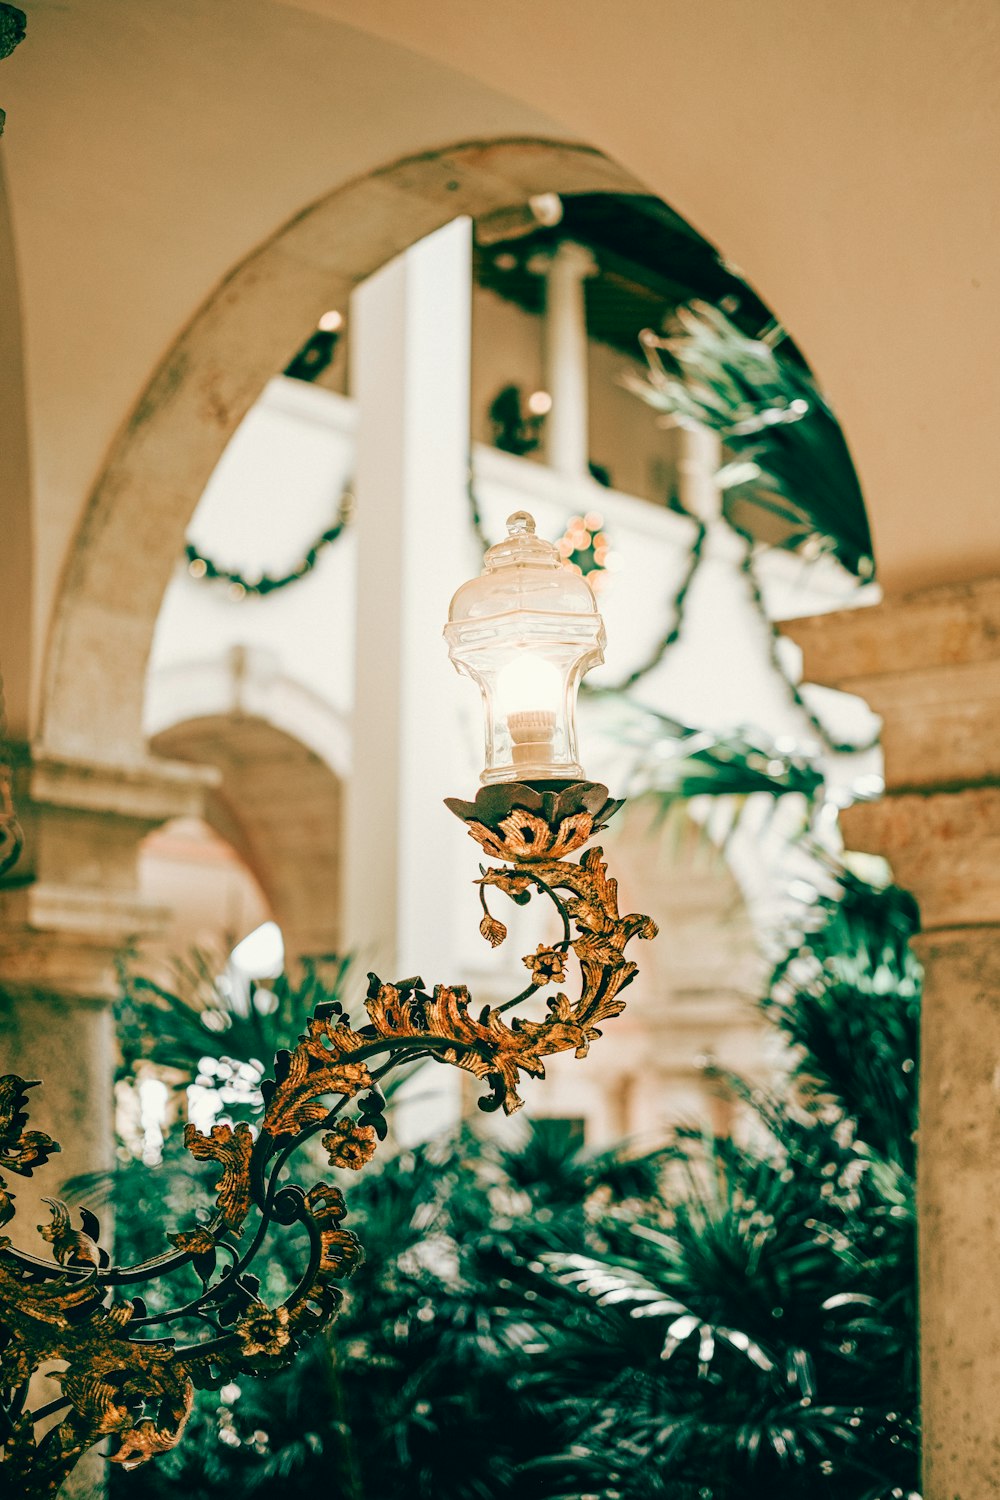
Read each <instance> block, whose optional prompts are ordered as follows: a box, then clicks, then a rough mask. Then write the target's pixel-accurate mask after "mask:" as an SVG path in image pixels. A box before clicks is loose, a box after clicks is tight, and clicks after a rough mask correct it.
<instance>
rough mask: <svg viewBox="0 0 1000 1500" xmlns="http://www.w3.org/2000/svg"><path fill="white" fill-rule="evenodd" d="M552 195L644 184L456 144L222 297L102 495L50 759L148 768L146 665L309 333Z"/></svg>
mask: <svg viewBox="0 0 1000 1500" xmlns="http://www.w3.org/2000/svg"><path fill="white" fill-rule="evenodd" d="M543 191H554V192H562V193H574V192H591V193H593V192H642V191H644V189H643V188H642V187H641V185H640V184H638V183H637V182H636V181H635V180H634V179H633V178H631V177H630V176H629V175H628V174H627V173H625V172H624V171H623V170H622V169H620V168H619V167H617V166H615V165H614V164H613V163H611V162H610V161H608V160H607V158H606V157H604V156H602V155H601V154H600V153H599V152H597V151H594V150H592V149H590V148H587V147H583V146H578V145H560V144H553V143H551V142H543V141H536V140H501V141H492V142H473V143H469V144H464V145H459V146H454V147H451V148H449V149H445V150H441V151H435V152H430V153H425V154H423V155H420V156H416V157H412V158H408V159H405V160H402V161H397V162H395V163H393V164H392V165H391V166H388V167H386V168H384V169H382V170H380V171H377V172H374V173H370V174H367V175H365V176H364V177H361V178H358V179H356V180H355V181H353V182H350V183H348V184H347V185H346V186H344V187H341V188H338V189H337V190H335V191H334V192H332V193H330V194H329V195H328V196H327V197H325V198H323V199H321V200H320V201H319V202H317V203H314V204H312V205H311V206H310V207H309V208H306V209H305V210H303V212H302V213H300V214H299V215H297V216H296V218H294V219H293V220H291V221H290V222H289V223H287V224H286V225H284V226H283V227H282V228H281V229H280V230H278V231H277V233H276V234H275V235H274V236H273V237H272V238H271V239H270V240H268V241H266V242H265V243H264V244H263V245H261V246H259V247H258V248H257V249H256V250H254V251H253V252H252V253H251V254H250V255H249V256H248V257H247V259H246V260H244V261H243V262H242V263H241V264H240V265H238V266H237V267H236V268H235V269H234V270H233V271H232V272H231V273H230V274H229V275H228V276H227V277H226V279H225V280H224V281H223V282H222V284H221V285H220V286H219V287H217V288H216V289H215V291H214V292H212V294H211V295H210V296H209V297H208V298H207V300H206V301H205V302H204V303H203V305H202V306H201V308H200V309H199V310H198V312H197V313H196V314H195V316H194V317H193V318H192V320H191V322H190V323H189V324H188V326H187V327H186V328H185V330H184V331H183V332H182V333H181V335H180V337H179V338H178V339H177V341H176V342H175V344H174V345H173V347H172V348H171V349H170V350H169V352H168V353H167V355H166V357H165V358H164V360H163V361H162V363H161V365H160V367H159V369H158V370H157V371H156V373H155V374H154V376H153V378H152V380H151V381H150V383H149V385H148V386H147V387H146V389H145V391H144V392H143V394H142V396H141V398H140V400H139V402H138V404H137V405H136V407H135V409H134V410H133V412H132V414H131V416H130V417H129V419H128V421H127V422H126V423H125V425H124V427H123V429H122V431H121V432H120V433H119V435H118V438H117V439H116V441H115V443H114V445H113V447H112V451H111V453H110V455H109V458H108V461H107V463H106V465H105V467H104V470H103V472H102V474H101V476H100V477H99V479H98V481H97V483H96V485H95V487H94V489H93V491H92V493H91V496H90V500H89V502H88V505H87V507H86V510H85V513H84V519H83V522H82V524H81V527H80V530H79V532H78V533H77V537H76V542H75V545H74V547H73V549H72V552H71V555H70V559H69V562H68V564H67V568H66V571H65V573H64V576H63V579H62V582H61V586H60V591H59V595H58V599H57V602H56V606H55V611H54V615H53V621H52V627H51V634H50V638H49V642H48V649H47V657H46V662H45V668H44V671H43V676H42V689H41V703H40V714H39V739H40V742H41V745H42V747H43V749H44V750H45V752H46V753H48V754H50V755H55V756H59V757H65V758H67V759H70V760H75V761H80V760H83V761H89V762H91V763H97V764H103V765H107V766H116V765H117V766H122V765H134V764H135V763H136V762H137V761H138V762H141V761H142V760H143V759H144V756H145V745H144V737H143V730H142V701H143V684H144V674H145V669H146V662H147V658H148V655H149V648H150V642H151V638H152V633H153V628H154V624H155V620H156V615H157V611H158V609H159V606H160V601H161V599H162V596H163V593H164V590H165V589H166V586H167V583H168V581H169V578H170V574H171V572H172V570H173V568H174V566H175V564H176V560H177V557H178V555H179V553H180V551H181V548H182V546H183V540H184V532H185V529H186V527H187V524H188V522H189V520H190V517H191V515H192V513H193V511H194V508H195V506H196V504H197V502H198V499H199V497H200V495H201V493H202V491H203V489H204V487H205V484H206V482H207V480H208V478H209V476H210V474H211V473H212V470H213V469H214V467H215V465H216V463H217V462H218V460H219V458H220V457H221V455H222V452H223V450H224V449H225V446H226V444H227V443H228V441H229V439H230V438H231V436H232V434H233V432H234V431H235V430H236V427H237V426H238V425H239V423H240V421H241V420H242V418H243V417H244V416H245V414H246V412H247V411H248V410H249V408H250V407H251V405H252V404H253V402H254V401H255V400H256V399H257V397H258V395H259V394H260V392H261V390H262V389H263V388H264V385H265V384H266V382H267V381H268V380H269V379H270V378H271V376H272V375H273V374H274V371H275V370H276V369H280V368H282V367H283V366H284V364H285V363H287V361H288V359H289V358H290V357H291V355H292V354H293V353H294V351H295V349H296V348H297V347H298V346H299V345H300V344H301V341H302V337H303V332H304V331H305V330H308V329H309V328H311V327H313V326H315V324H316V321H317V319H318V317H319V315H320V314H321V313H322V312H323V311H324V310H325V309H326V308H327V307H329V306H331V305H333V306H335V305H337V303H338V301H340V302H342V301H344V300H346V298H347V297H348V296H349V294H350V292H351V289H352V288H353V287H354V286H355V285H356V284H357V283H358V282H360V281H363V280H365V278H366V277H368V276H370V275H371V274H372V273H373V272H374V271H376V270H377V269H378V268H379V267H380V266H382V265H384V264H385V263H386V262H387V261H389V260H391V259H392V258H393V257H394V256H396V255H397V254H399V253H401V252H402V251H403V250H405V249H406V248H408V247H409V246H410V245H411V244H413V243H414V242H415V241H417V240H419V239H422V238H423V237H424V236H425V235H427V234H430V233H431V232H432V231H433V230H435V229H437V228H440V227H441V226H442V225H443V224H445V223H447V222H449V221H450V220H451V219H454V218H455V217H456V216H458V215H461V214H469V215H472V216H476V215H480V214H483V213H485V212H488V211H490V210H492V209H496V208H504V207H509V206H511V205H513V204H516V203H520V202H523V201H524V200H525V199H526V198H527V197H529V196H530V195H531V194H533V193H536V192H543ZM137 556H138V557H141V559H142V567H141V568H137V567H136V566H135V565H134V564H135V559H136V557H137Z"/></svg>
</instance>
